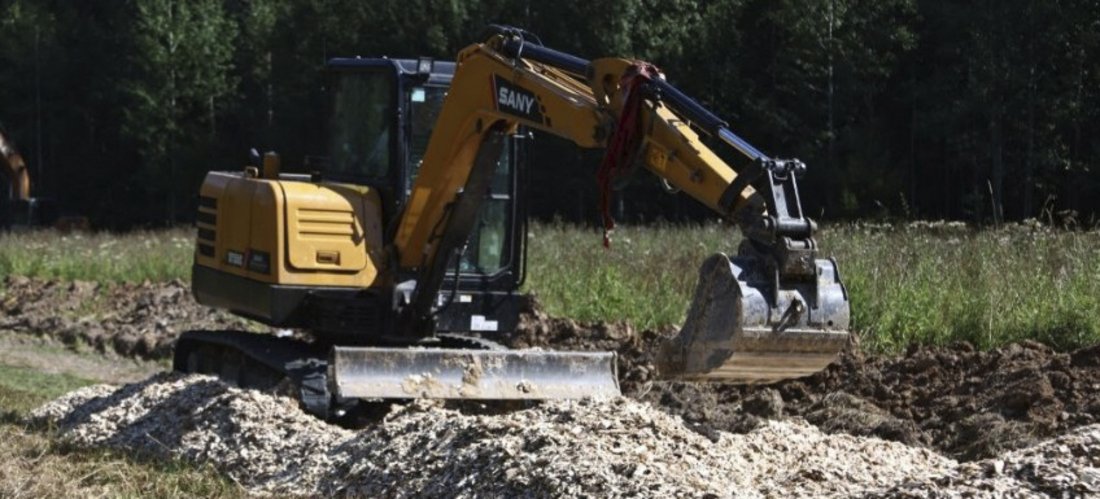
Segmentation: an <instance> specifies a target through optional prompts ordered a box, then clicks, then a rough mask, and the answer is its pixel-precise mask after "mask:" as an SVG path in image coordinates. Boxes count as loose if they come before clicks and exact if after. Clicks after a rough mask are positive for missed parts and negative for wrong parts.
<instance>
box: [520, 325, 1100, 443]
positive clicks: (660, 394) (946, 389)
mask: <svg viewBox="0 0 1100 499" xmlns="http://www.w3.org/2000/svg"><path fill="white" fill-rule="evenodd" d="M673 332H674V331H671V330H670V331H663V332H653V331H635V330H633V329H632V328H630V327H629V326H628V325H616V324H584V323H578V322H576V321H572V320H568V319H555V318H550V317H546V316H545V315H544V314H541V313H539V312H533V313H531V314H528V316H527V317H526V318H525V320H524V321H523V324H522V327H521V328H520V331H519V332H517V334H516V336H515V337H514V338H513V339H512V343H513V344H514V345H517V346H525V347H532V346H540V347H547V348H550V347H553V348H568V349H578V350H590V349H606V350H614V351H617V352H618V353H619V355H620V377H621V378H622V380H623V381H622V386H623V390H624V393H625V394H626V395H628V396H631V397H635V398H638V399H641V400H645V401H650V402H652V403H654V404H656V405H659V406H662V407H664V408H665V409H666V410H668V411H669V412H671V413H673V414H678V415H680V416H682V417H683V418H684V420H685V421H686V422H687V423H688V424H689V425H691V426H692V427H694V428H696V430H697V431H699V432H701V433H704V434H709V433H711V432H715V431H735V432H744V431H749V430H752V429H753V428H755V427H756V426H757V425H759V424H760V422H761V421H762V420H763V419H768V418H772V419H774V418H781V417H785V416H801V417H803V418H805V419H806V420H807V421H809V422H811V423H813V424H814V425H817V426H819V427H820V428H822V429H823V430H825V431H827V432H831V433H835V432H843V433H849V434H852V435H866V436H877V437H880V438H884V439H888V440H894V441H898V442H902V443H906V444H910V445H925V446H929V447H932V448H935V449H937V450H939V451H941V452H944V453H946V454H948V455H951V456H953V457H955V458H958V459H962V460H974V459H981V458H986V457H992V456H996V455H998V454H999V453H1001V452H1004V451H1006V450H1011V449H1016V448H1020V447H1023V446H1027V445H1030V444H1033V443H1035V442H1036V441H1037V440H1038V439H1041V438H1047V437H1051V436H1055V435H1059V434H1062V433H1065V432H1067V431H1069V430H1071V429H1073V428H1076V427H1080V426H1083V425H1088V424H1092V423H1094V422H1096V421H1097V418H1098V417H1100V346H1098V347H1092V348H1086V349H1082V350H1078V351H1075V352H1070V353H1058V352H1055V351H1053V350H1051V349H1050V348H1048V347H1046V346H1043V345H1040V344H1038V343H1030V342H1025V343H1020V344H1014V345H1010V346H1007V347H1004V348H1000V349H996V350H992V351H987V352H979V351H976V350H975V349H974V348H972V347H971V346H969V345H966V344H960V345H954V346H951V347H921V348H911V349H910V350H909V351H908V352H906V353H905V354H904V355H902V356H898V357H864V356H862V355H860V354H859V353H858V352H850V353H846V354H844V355H843V356H842V357H841V359H840V360H839V361H838V362H836V363H834V364H833V365H832V366H830V367H829V368H828V369H826V370H825V371H823V372H821V373H818V374H816V375H814V376H810V377H808V378H804V379H801V380H793V381H787V382H783V383H777V384H773V385H769V386H764V387H743V386H723V385H713V384H694V383H670V382H660V381H655V379H654V372H653V368H652V364H651V363H650V356H651V355H652V353H653V352H655V351H656V347H657V344H658V343H659V341H660V339H661V338H662V337H665V336H668V335H671V334H673Z"/></svg>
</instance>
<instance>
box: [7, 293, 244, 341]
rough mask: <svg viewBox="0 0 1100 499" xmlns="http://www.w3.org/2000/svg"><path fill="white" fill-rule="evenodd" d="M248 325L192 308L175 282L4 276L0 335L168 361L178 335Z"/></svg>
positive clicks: (195, 305) (188, 296)
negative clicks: (41, 338) (29, 336)
mask: <svg viewBox="0 0 1100 499" xmlns="http://www.w3.org/2000/svg"><path fill="white" fill-rule="evenodd" d="M246 325H247V322H246V321H244V320H242V319H239V318H236V317H234V316H233V315H231V314H228V313H226V312H222V311H217V310H214V309H211V308H208V307H203V306H201V305H199V304H198V303H196V302H195V300H194V298H192V297H191V291H190V288H189V287H188V285H187V284H185V283H183V282H182V281H179V280H175V281H170V282H164V283H149V282H145V283H141V284H111V285H101V284H97V283H94V282H85V281H72V282H63V281H49V280H40V279H28V278H25V277H8V278H7V279H5V280H4V283H3V289H2V290H0V330H8V331H18V332H22V333H29V334H34V335H48V336H52V337H55V338H58V339H60V340H62V341H64V342H66V343H69V344H74V343H78V342H80V343H86V344H90V345H92V346H93V347H95V348H96V349H97V350H99V351H101V352H116V353H118V354H120V355H125V356H136V357H142V358H147V359H159V358H166V357H168V356H169V355H171V352H172V344H173V342H175V339H176V336H177V335H179V333H180V332H181V331H185V330H187V329H226V328H238V329H239V328H241V327H246Z"/></svg>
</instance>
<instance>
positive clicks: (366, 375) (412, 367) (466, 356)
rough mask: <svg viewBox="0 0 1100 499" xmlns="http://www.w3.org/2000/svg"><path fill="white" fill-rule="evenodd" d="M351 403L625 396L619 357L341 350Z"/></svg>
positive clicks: (336, 383) (335, 378)
mask: <svg viewBox="0 0 1100 499" xmlns="http://www.w3.org/2000/svg"><path fill="white" fill-rule="evenodd" d="M329 369H330V376H331V380H332V386H333V387H334V389H335V392H336V393H335V395H336V396H338V397H345V398H367V399H370V398H433V399H496V400H546V399H577V398H584V397H608V396H616V395H619V394H620V392H619V382H618V374H617V372H616V368H615V354H614V353H611V352H555V351H543V350H466V349H442V348H373V347H335V348H334V349H333V351H332V357H331V360H330V362H329Z"/></svg>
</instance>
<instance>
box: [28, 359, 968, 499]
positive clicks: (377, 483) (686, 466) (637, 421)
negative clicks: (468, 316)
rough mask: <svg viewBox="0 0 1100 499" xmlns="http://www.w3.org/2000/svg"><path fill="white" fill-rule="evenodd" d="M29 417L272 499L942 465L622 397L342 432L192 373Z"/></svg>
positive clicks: (834, 478)
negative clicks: (690, 418) (176, 461)
mask: <svg viewBox="0 0 1100 499" xmlns="http://www.w3.org/2000/svg"><path fill="white" fill-rule="evenodd" d="M31 419H32V422H33V423H35V424H39V425H42V424H49V425H54V426H55V427H56V428H57V429H58V431H60V433H61V436H62V438H63V439H65V440H67V441H68V442H70V443H72V444H74V445H77V446H81V447H112V448H119V449H125V450H130V451H137V452H140V453H145V454H151V455H156V456H163V457H182V458H184V459H188V460H191V461H195V462H209V463H212V464H214V465H215V466H216V467H218V468H219V469H221V470H223V471H224V472H226V473H227V474H229V475H230V476H232V477H233V478H234V479H235V480H237V481H239V482H241V483H242V484H244V485H246V486H248V487H250V488H251V489H252V490H253V491H256V492H261V493H269V494H275V495H286V494H295V495H318V494H324V495H329V494H350V495H355V496H366V497H377V496H387V497H390V496H396V497H405V496H407V497H474V496H503V497H512V496H525V497H547V496H555V497H557V496H569V497H575V496H589V497H612V496H619V497H621V496H643V497H683V496H692V497H698V496H712V497H719V496H721V497H761V496H772V497H790V496H803V497H807V496H812V497H820V496H828V495H840V496H850V495H854V494H861V493H869V492H874V491H879V490H884V489H886V488H888V487H893V486H895V485H897V484H898V483H900V482H901V481H902V480H905V479H926V480H932V479H933V478H934V477H937V476H941V475H944V474H946V473H949V472H950V471H951V470H952V469H954V467H955V465H956V463H955V462H954V461H952V460H951V459H948V458H944V457H942V456H939V455H937V454H935V453H933V452H931V451H928V450H925V449H919V448H911V447H907V446H904V445H901V444H897V443H892V442H885V441H882V440H879V439H874V438H861V437H852V436H848V435H826V434H823V433H821V432H820V431H819V430H817V429H816V428H814V427H812V426H809V425H806V424H804V423H794V422H779V421H773V422H769V423H767V424H763V425H761V426H760V427H759V428H757V429H756V430H755V431H753V432H750V433H748V434H744V435H733V434H728V433H719V434H717V435H716V438H714V439H713V440H712V439H708V438H704V437H702V436H700V435H699V434H697V433H695V432H693V431H690V430H688V429H686V428H684V426H683V424H682V422H681V421H680V420H679V419H678V418H675V417H671V416H669V415H667V414H665V413H664V412H662V411H660V410H659V409H656V408H653V407H652V406H649V405H648V404H642V403H639V402H636V401H634V400H631V399H627V398H615V399H608V400H598V401H597V400H582V401H566V402H553V403H545V404H541V405H538V406H535V407H533V408H529V409H525V410H520V411H513V412H508V413H505V414H498V415H488V414H474V413H466V412H460V411H456V410H451V409H444V408H442V407H441V406H439V405H436V404H432V403H414V404H409V405H404V406H399V407H395V408H394V409H393V410H392V411H391V413H390V414H389V415H388V416H387V417H386V418H385V419H384V420H383V421H381V422H379V423H377V424H375V425H372V426H370V427H368V428H366V429H363V430H361V431H357V432H351V431H348V430H344V429H341V428H338V427H334V426H330V425H326V424H324V423H321V422H320V421H317V420H316V419H314V418H312V417H310V416H307V415H305V414H304V413H302V412H301V411H300V410H298V409H297V408H296V407H295V405H294V404H293V403H291V402H290V401H288V400H285V399H279V398H275V397H272V396H270V395H266V394H263V393H259V392H255V391H241V390H238V389H235V388H230V387H227V386H226V385H224V384H222V383H220V382H219V381H217V380H215V379H214V378H209V377H204V376H189V377H183V376H180V375H158V376H155V377H153V378H150V379H149V380H146V381H144V382H141V383H136V384H131V385H126V386H124V387H121V388H118V389H111V388H109V387H105V386H102V385H101V386H96V387H89V388H85V389H82V390H79V391H77V392H74V393H72V394H69V395H67V396H65V397H62V398H60V399H58V400H57V401H55V402H52V403H50V404H47V405H46V406H44V407H42V408H40V409H38V410H36V411H34V413H33V414H32V416H31ZM288 456H289V457H291V458H290V459H288V458H287V457H288Z"/></svg>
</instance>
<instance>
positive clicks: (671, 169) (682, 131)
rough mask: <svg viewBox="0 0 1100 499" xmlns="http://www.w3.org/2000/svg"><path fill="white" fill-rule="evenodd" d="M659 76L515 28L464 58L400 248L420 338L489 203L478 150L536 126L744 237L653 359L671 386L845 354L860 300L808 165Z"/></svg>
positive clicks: (412, 327)
mask: <svg viewBox="0 0 1100 499" xmlns="http://www.w3.org/2000/svg"><path fill="white" fill-rule="evenodd" d="M647 68H648V69H647ZM651 68H652V67H651V66H648V65H645V64H644V63H640V62H638V61H631V60H626V59H618V58H607V59H597V60H594V61H586V60H584V59H581V58H578V57H575V56H572V55H569V54H565V53H562V52H558V51H555V50H553V49H549V48H546V47H543V46H541V45H538V44H535V43H532V42H530V41H529V40H527V39H525V37H524V36H523V33H522V32H519V31H515V30H509V29H504V30H502V31H501V32H500V33H499V34H497V35H495V36H494V37H492V38H491V39H490V40H488V41H487V42H485V43H482V44H475V45H472V46H470V47H468V48H466V49H465V50H463V51H462V52H461V53H460V54H459V57H458V66H457V69H456V72H455V77H454V80H453V81H452V83H451V92H450V94H449V95H448V97H447V100H446V101H445V103H444V106H443V109H442V111H441V114H440V116H439V119H438V121H437V122H436V127H435V130H434V131H433V134H432V137H431V141H430V142H429V145H428V149H427V153H426V155H425V157H424V162H423V165H422V166H421V169H420V174H419V176H418V177H417V180H416V182H415V184H414V185H413V189H412V194H411V197H410V201H409V204H408V205H407V207H406V211H405V213H404V215H403V217H402V219H401V223H400V225H399V228H398V232H397V237H396V241H395V244H396V247H397V250H398V252H399V255H400V265H401V267H402V268H404V269H406V270H408V271H410V272H413V273H415V274H416V275H417V279H416V280H415V285H414V291H413V293H412V295H413V298H412V300H410V302H409V306H408V307H406V309H405V310H403V312H404V314H405V315H404V317H405V319H406V322H404V326H405V327H406V328H407V329H406V331H407V333H408V334H411V335H417V334H430V332H431V328H432V325H431V317H432V300H433V299H434V297H435V296H436V294H437V293H438V291H439V283H440V282H441V279H442V275H443V272H445V265H446V262H447V261H449V260H450V259H451V258H453V257H455V256H456V255H457V254H458V252H460V251H461V249H462V246H463V244H464V243H465V238H466V236H467V235H468V234H469V232H470V230H471V227H472V225H471V224H472V223H473V216H472V214H473V213H476V211H477V207H478V205H479V203H480V201H481V199H483V198H484V196H482V195H481V193H482V192H484V188H483V187H482V186H481V185H480V183H481V180H479V179H481V178H483V177H484V176H485V174H486V171H487V170H488V169H489V168H491V164H490V162H488V161H476V160H475V158H476V157H477V156H478V152H479V151H484V150H485V149H489V150H492V144H493V143H495V142H497V141H498V140H499V139H498V138H497V137H500V136H501V135H502V134H504V133H508V132H511V131H514V130H515V129H516V128H517V127H519V126H526V127H530V128H535V129H539V130H542V131H545V132H548V133H552V134H555V135H558V136H561V137H563V138H566V139H568V140H571V141H572V142H574V143H576V144H577V145H578V146H581V147H605V148H607V149H608V152H607V154H608V155H609V156H611V155H618V156H620V158H619V160H620V162H626V163H634V162H637V163H641V164H643V165H644V166H645V167H646V168H647V169H649V170H650V171H651V172H653V173H654V174H656V175H657V176H659V177H661V178H662V179H664V180H665V181H667V182H668V183H670V184H672V185H673V186H675V187H677V188H679V189H681V190H682V191H683V192H685V193H687V194H688V195H690V196H692V197H694V198H695V199H697V200H698V201H700V202H702V203H704V204H705V205H707V206H709V207H711V208H712V209H713V210H715V211H716V212H717V213H718V214H720V215H721V216H723V217H725V218H727V219H729V220H732V221H735V222H737V223H738V224H739V225H740V227H741V228H742V231H743V233H744V234H745V236H746V237H745V240H744V241H743V242H742V244H741V249H740V251H739V254H738V256H736V257H735V258H732V259H730V258H728V257H727V256H725V255H723V254H717V255H715V256H713V257H712V258H711V259H709V260H708V261H707V262H706V263H705V264H704V265H703V268H702V270H701V271H700V278H699V284H698V287H697V290H696V293H695V297H694V300H693V302H692V306H691V309H690V310H689V311H688V314H687V317H686V320H685V322H684V326H683V328H682V329H681V332H680V334H679V335H678V336H677V337H675V338H673V339H671V340H670V341H668V342H667V343H666V344H665V345H663V347H662V348H661V350H660V351H659V352H657V355H656V356H657V364H658V367H659V368H660V371H661V373H662V374H663V375H664V376H665V377H666V378H675V379H688V380H719V381H729V382H738V383H756V382H771V381H776V380H781V379H786V378H792V377H800V376H804V375H807V374H811V373H813V372H816V371H818V370H820V369H822V368H824V367H825V366H826V365H828V364H829V363H830V362H831V361H832V360H833V359H834V358H835V356H836V355H837V354H838V353H839V352H840V351H841V350H842V349H843V348H844V347H845V345H846V343H847V339H848V332H847V328H848V320H849V317H848V299H847V295H846V292H845V290H844V287H843V285H842V284H841V282H840V277H839V272H838V271H837V268H836V264H835V262H833V261H831V260H824V259H817V258H816V243H815V241H814V239H813V231H814V230H815V225H814V223H813V221H811V220H810V219H808V218H806V217H805V216H803V214H802V210H801V206H800V202H799V198H798V188H797V184H796V178H797V177H798V176H799V175H800V174H801V173H802V171H803V170H804V169H805V165H803V164H802V163H801V162H799V161H798V160H776V159H773V158H770V157H768V156H767V155H765V154H764V153H762V152H760V151H759V150H758V149H756V148H755V147H753V146H752V145H750V144H749V143H748V142H747V141H745V140H743V139H742V138H740V137H738V136H737V135H736V134H735V133H733V132H732V131H731V130H730V129H729V127H728V125H727V124H726V123H725V122H724V121H722V120H720V119H719V118H717V117H716V116H715V115H714V114H712V113H710V112H709V111H708V110H706V109H705V108H704V107H703V106H701V105H700V104H698V103H697V102H696V101H694V100H692V99H691V98H689V97H687V96H686V95H684V94H683V93H682V92H680V91H679V90H678V89H677V88H676V87H674V86H672V85H670V84H669V83H667V82H666V81H665V80H664V79H663V77H661V76H659V75H656V74H655V72H654V71H653V70H652V69H651ZM646 72H648V73H649V74H648V75H646V76H644V77H643V76H640V75H643V74H644V73H646ZM487 86H488V87H489V89H490V90H491V91H489V92H486V91H485V89H486V87H487ZM631 93H634V94H635V95H633V96H632V95H630V94H631ZM631 120H633V121H631ZM631 130H633V131H634V133H635V136H634V137H624V135H625V134H628V133H630V132H631ZM700 133H702V134H708V135H711V136H713V137H715V138H717V139H718V140H719V141H720V142H721V143H722V144H724V145H726V146H729V147H732V148H733V149H734V150H735V151H737V152H738V153H740V154H741V155H742V156H744V158H745V160H746V166H744V167H742V169H741V171H740V172H739V171H737V170H736V169H734V168H733V167H731V166H730V165H729V164H727V163H726V162H725V161H723V160H722V159H721V158H720V157H719V155H718V154H717V153H716V152H714V151H712V150H711V149H710V148H709V147H707V145H705V144H704V143H703V141H702V138H701V136H700ZM624 144H626V145H625V146H624ZM624 149H629V150H624ZM492 154H493V153H490V156H492ZM613 159H614V158H613ZM606 162H608V161H607V160H605V163H606ZM612 162H613V161H612ZM613 166H614V165H613ZM618 166H619V167H620V168H630V167H631V165H629V164H628V165H618ZM471 193H472V194H473V195H470V194H471Z"/></svg>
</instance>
